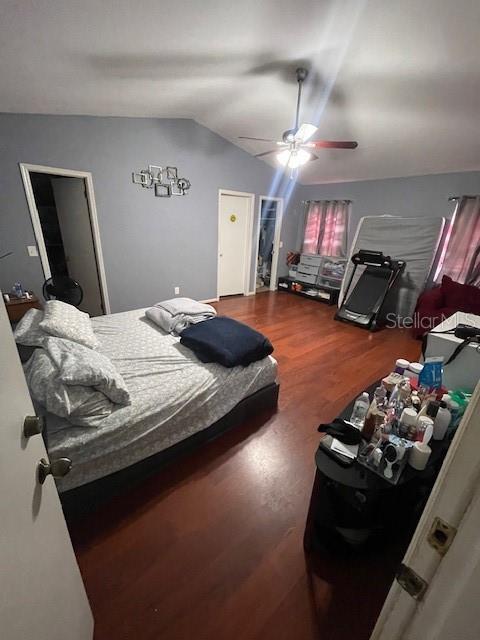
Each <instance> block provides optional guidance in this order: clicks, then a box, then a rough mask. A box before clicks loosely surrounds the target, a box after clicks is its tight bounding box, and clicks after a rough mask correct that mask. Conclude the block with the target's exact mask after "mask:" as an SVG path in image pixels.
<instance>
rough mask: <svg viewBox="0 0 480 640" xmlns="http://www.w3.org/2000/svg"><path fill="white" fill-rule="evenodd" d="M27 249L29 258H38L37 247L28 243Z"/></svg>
mask: <svg viewBox="0 0 480 640" xmlns="http://www.w3.org/2000/svg"><path fill="white" fill-rule="evenodd" d="M27 251H28V255H29V256H30V257H31V258H38V251H37V247H36V246H35V245H34V244H33V245H28V246H27Z"/></svg>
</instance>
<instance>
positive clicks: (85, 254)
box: [51, 178, 104, 316]
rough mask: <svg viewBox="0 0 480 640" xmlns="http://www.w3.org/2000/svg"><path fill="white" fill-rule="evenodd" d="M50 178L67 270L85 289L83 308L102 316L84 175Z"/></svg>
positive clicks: (92, 313)
mask: <svg viewBox="0 0 480 640" xmlns="http://www.w3.org/2000/svg"><path fill="white" fill-rule="evenodd" d="M51 181H52V188H53V193H54V196H55V206H56V209H57V216H58V222H59V224H60V231H61V233H62V241H63V247H64V250H65V257H66V260H67V267H68V273H69V275H70V277H71V278H73V279H74V280H77V282H79V283H80V286H81V287H82V289H83V300H82V304H81V305H80V309H81V310H82V311H86V312H87V313H89V314H90V315H91V316H100V315H102V314H103V313H104V311H103V307H102V294H101V290H100V282H99V277H98V269H97V260H96V257H95V246H94V244H93V235H92V227H91V223H90V212H89V210H88V202H87V197H86V193H85V181H84V180H83V178H52V179H51Z"/></svg>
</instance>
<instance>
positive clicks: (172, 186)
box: [132, 164, 191, 198]
mask: <svg viewBox="0 0 480 640" xmlns="http://www.w3.org/2000/svg"><path fill="white" fill-rule="evenodd" d="M132 181H133V183H134V184H139V185H140V186H141V187H143V188H144V189H154V193H155V195H156V196H157V198H170V197H171V196H185V195H186V194H187V191H188V189H190V187H191V184H190V180H187V178H179V177H178V172H177V167H160V166H158V165H155V164H149V165H148V169H141V170H140V171H139V172H138V173H135V172H133V173H132Z"/></svg>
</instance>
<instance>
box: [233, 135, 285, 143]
mask: <svg viewBox="0 0 480 640" xmlns="http://www.w3.org/2000/svg"><path fill="white" fill-rule="evenodd" d="M238 139H239V140H257V141H258V142H277V140H271V139H269V138H250V136H238Z"/></svg>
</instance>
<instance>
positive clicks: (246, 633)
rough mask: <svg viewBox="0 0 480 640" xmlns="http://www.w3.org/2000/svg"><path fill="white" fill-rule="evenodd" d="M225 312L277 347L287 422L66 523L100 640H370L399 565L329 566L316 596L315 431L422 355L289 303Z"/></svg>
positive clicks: (221, 445)
mask: <svg viewBox="0 0 480 640" xmlns="http://www.w3.org/2000/svg"><path fill="white" fill-rule="evenodd" d="M216 307H217V309H218V311H219V312H220V313H222V314H225V315H229V316H232V317H234V318H237V319H239V320H242V321H244V322H246V323H248V324H250V325H252V326H253V327H255V328H257V329H259V330H260V331H262V332H263V333H265V334H266V335H267V336H268V337H269V338H270V339H271V341H272V343H273V344H274V346H275V352H274V356H275V357H276V358H277V360H278V365H279V373H280V383H281V388H280V399H279V407H278V412H277V413H276V414H275V415H273V416H272V417H270V418H269V419H268V420H267V421H266V422H265V416H258V418H256V419H255V420H252V421H251V422H249V423H248V424H245V425H243V426H241V427H239V428H236V429H234V430H232V431H230V432H228V433H226V434H224V435H223V436H221V437H220V438H218V439H217V440H215V441H214V442H211V443H209V444H207V445H205V446H203V447H202V448H200V449H198V450H197V451H195V452H194V453H193V454H189V455H188V456H186V457H183V458H182V459H180V460H178V461H176V462H174V463H173V464H171V465H170V466H168V467H166V468H164V469H162V470H160V471H159V472H158V473H157V474H156V475H155V476H153V477H150V478H149V479H148V480H146V481H145V482H144V483H143V484H142V485H141V486H137V487H135V488H133V489H131V490H129V491H128V492H127V493H125V494H123V495H122V496H120V497H117V498H114V499H112V500H111V501H110V502H109V503H108V504H107V505H106V506H105V507H103V508H102V509H101V510H100V511H98V512H95V513H93V514H91V515H90V516H88V517H85V518H84V519H83V520H81V521H77V522H73V523H70V531H71V535H72V539H73V544H74V547H75V551H76V553H77V557H78V561H79V564H80V569H81V572H82V575H83V578H84V581H85V585H86V589H87V592H88V596H89V598H90V602H91V606H92V609H93V614H94V617H95V623H96V633H95V638H96V640H114V639H115V640H140V639H141V640H159V639H160V638H162V639H164V640H174V639H175V640H176V639H182V640H183V639H185V640H187V639H188V640H189V639H192V640H193V639H196V638H200V639H202V640H203V639H210V638H211V639H212V640H213V639H216V640H223V639H225V640H283V639H285V640H290V639H291V640H310V639H312V638H321V639H322V640H325V639H328V640H344V639H346V638H349V639H350V640H353V639H356V640H366V639H367V638H368V637H369V635H370V631H371V629H372V627H373V624H374V621H375V618H376V616H377V614H378V611H379V609H380V607H381V604H382V601H383V599H384V598H385V596H386V593H387V591H388V586H389V582H390V580H391V577H392V575H393V571H394V568H395V567H394V565H395V562H397V561H398V559H395V558H394V557H393V556H392V559H391V560H388V558H387V559H386V560H385V562H383V564H382V567H381V568H380V571H378V570H377V569H378V567H377V568H376V569H375V570H373V569H372V567H374V565H375V556H374V557H373V558H369V559H368V561H367V560H362V559H356V558H350V559H349V558H337V557H335V556H332V555H330V554H325V556H324V557H323V558H322V557H320V558H318V559H317V567H316V572H315V576H314V579H313V583H310V582H309V578H308V575H307V571H306V566H305V558H304V553H303V549H302V535H303V529H304V525H305V517H306V514H307V509H308V503H309V497H310V491H311V485H312V481H313V477H314V461H313V456H314V452H315V449H316V447H317V446H318V441H319V434H318V433H317V431H316V427H317V425H318V424H319V423H320V422H323V421H326V420H330V419H332V418H333V417H335V415H336V414H337V413H338V412H339V411H340V410H341V409H342V408H343V407H344V406H345V405H346V404H347V403H348V402H349V401H350V400H351V398H352V396H354V395H355V394H358V393H359V392H360V391H361V390H362V389H364V388H365V387H366V386H368V385H369V384H371V383H372V382H374V381H375V380H376V379H378V378H380V377H381V376H382V375H383V374H385V373H386V372H388V371H390V370H391V369H392V364H393V362H394V360H395V358H397V357H406V358H408V359H416V358H417V357H418V356H419V352H420V345H419V343H418V342H416V341H414V340H413V339H412V338H411V337H410V334H409V333H408V332H407V331H405V330H385V331H381V332H378V333H375V334H370V333H368V332H366V331H363V330H362V329H359V328H356V327H353V326H350V325H347V324H342V323H339V322H335V321H334V320H333V313H334V309H333V308H332V307H328V306H326V305H323V304H321V303H318V302H314V301H310V300H304V299H301V298H299V297H296V296H292V295H290V294H286V293H282V292H280V293H261V294H259V295H257V296H253V297H248V298H244V297H239V298H230V299H225V300H222V301H221V302H220V303H218V304H217V305H216ZM377 560H378V558H377ZM377 565H378V561H377ZM312 584H313V587H314V588H313V589H312V588H311V587H312Z"/></svg>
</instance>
